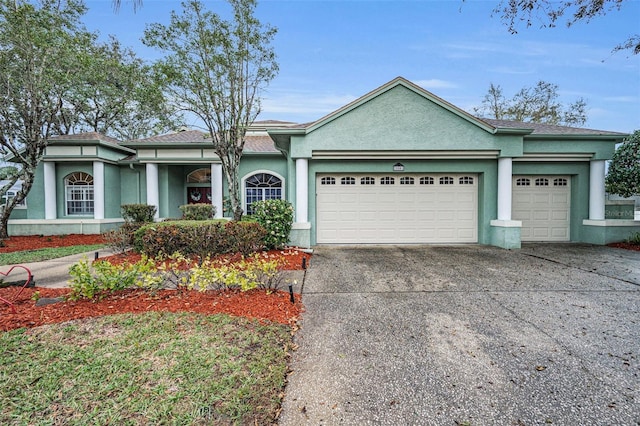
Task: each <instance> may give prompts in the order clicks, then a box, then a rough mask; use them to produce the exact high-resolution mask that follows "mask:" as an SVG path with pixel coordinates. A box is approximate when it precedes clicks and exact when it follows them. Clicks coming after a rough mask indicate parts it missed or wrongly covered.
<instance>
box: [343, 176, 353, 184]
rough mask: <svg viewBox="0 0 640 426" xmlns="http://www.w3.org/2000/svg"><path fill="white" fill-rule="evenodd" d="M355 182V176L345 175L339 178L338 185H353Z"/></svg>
mask: <svg viewBox="0 0 640 426" xmlns="http://www.w3.org/2000/svg"><path fill="white" fill-rule="evenodd" d="M355 184H356V178H354V177H351V176H347V177H343V178H342V179H340V185H355Z"/></svg>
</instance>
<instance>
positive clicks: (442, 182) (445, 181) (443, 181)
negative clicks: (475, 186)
mask: <svg viewBox="0 0 640 426" xmlns="http://www.w3.org/2000/svg"><path fill="white" fill-rule="evenodd" d="M453 182H454V181H453V178H452V177H451V176H444V177H441V178H440V185H453Z"/></svg>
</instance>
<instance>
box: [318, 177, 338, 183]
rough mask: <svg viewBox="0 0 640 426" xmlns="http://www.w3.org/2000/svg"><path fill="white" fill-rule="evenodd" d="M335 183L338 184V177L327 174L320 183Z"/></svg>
mask: <svg viewBox="0 0 640 426" xmlns="http://www.w3.org/2000/svg"><path fill="white" fill-rule="evenodd" d="M335 184H336V178H334V177H331V176H327V177H323V178H322V179H320V185H335Z"/></svg>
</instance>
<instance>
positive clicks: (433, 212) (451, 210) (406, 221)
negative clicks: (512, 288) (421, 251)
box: [316, 174, 478, 244]
mask: <svg viewBox="0 0 640 426" xmlns="http://www.w3.org/2000/svg"><path fill="white" fill-rule="evenodd" d="M316 193H317V199H316V206H317V227H318V232H317V241H318V243H320V244H322V243H324V244H326V243H337V244H406V243H473V242H477V241H478V231H477V230H478V214H477V212H478V177H477V175H473V174H464V175H463V174H393V175H383V174H322V175H318V176H317V181H316Z"/></svg>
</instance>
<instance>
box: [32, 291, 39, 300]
mask: <svg viewBox="0 0 640 426" xmlns="http://www.w3.org/2000/svg"><path fill="white" fill-rule="evenodd" d="M40 298H41V296H40V292H39V291H34V292H33V294H32V295H31V300H33V301H34V302H38V300H40Z"/></svg>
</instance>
